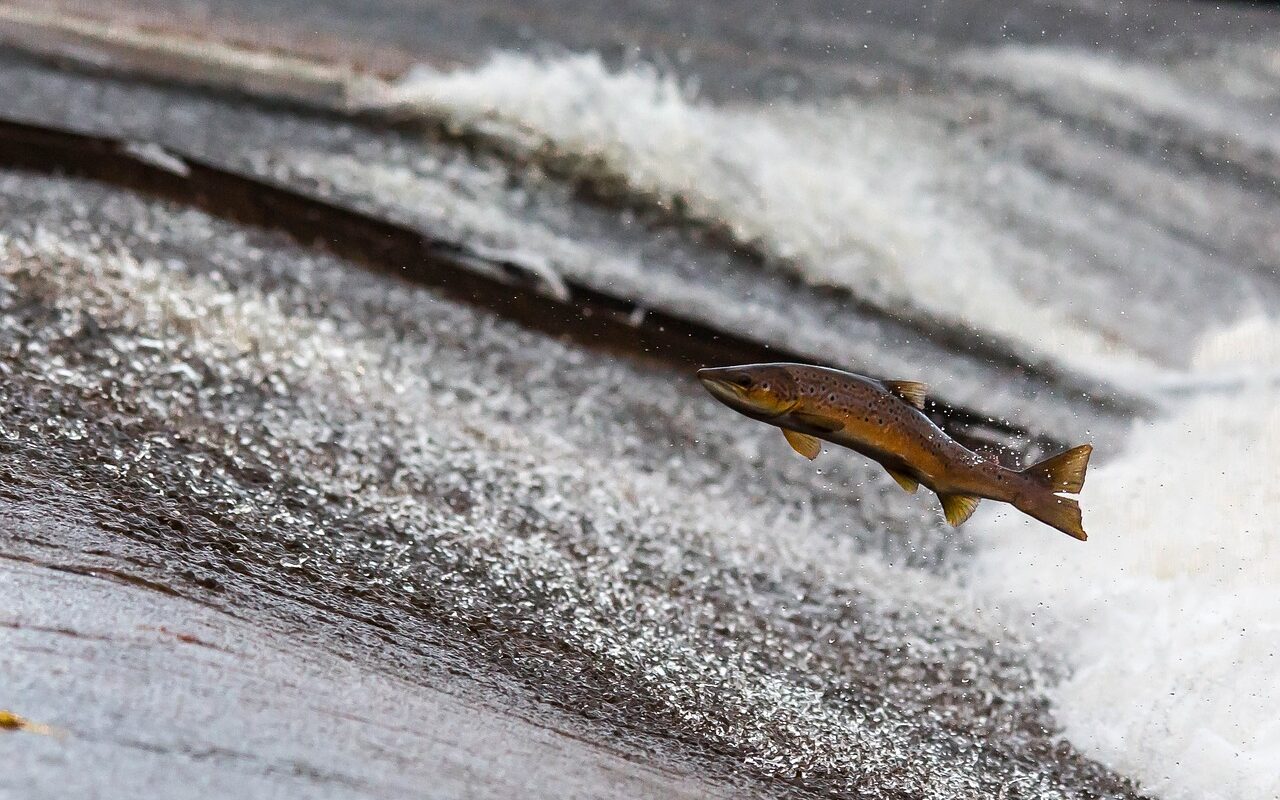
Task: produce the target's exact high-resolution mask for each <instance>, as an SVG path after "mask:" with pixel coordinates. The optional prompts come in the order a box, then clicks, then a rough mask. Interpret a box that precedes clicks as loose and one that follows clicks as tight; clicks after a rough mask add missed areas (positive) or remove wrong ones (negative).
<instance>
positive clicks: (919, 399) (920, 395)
mask: <svg viewBox="0 0 1280 800" xmlns="http://www.w3.org/2000/svg"><path fill="white" fill-rule="evenodd" d="M880 382H881V383H883V384H884V388H886V389H888V390H889V391H890V392H891V393H892V394H896V395H897V396H898V397H901V398H902V399H903V400H906V401H907V402H908V403H910V404H911V405H913V406H915V407H916V408H918V409H920V410H921V411H924V397H925V392H927V391H928V390H929V387H928V386H927V385H925V384H923V383H917V382H916V381H880Z"/></svg>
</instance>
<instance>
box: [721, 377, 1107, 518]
mask: <svg viewBox="0 0 1280 800" xmlns="http://www.w3.org/2000/svg"><path fill="white" fill-rule="evenodd" d="M698 379H699V380H701V381H702V383H703V384H704V385H705V386H706V387H707V389H708V390H709V391H710V392H711V394H712V395H714V396H715V397H716V399H717V400H719V401H720V402H722V403H724V404H725V405H727V406H729V407H730V408H732V409H733V410H734V411H737V412H738V413H740V414H744V415H746V416H748V417H751V418H752V419H757V420H760V421H761V422H767V423H769V424H770V425H776V426H777V427H779V428H781V429H782V434H783V436H785V437H786V439H787V442H788V443H789V444H790V445H791V447H792V448H794V449H795V451H796V452H798V453H799V454H800V455H802V456H804V457H805V458H808V459H814V458H817V457H818V453H819V452H820V451H821V449H822V446H821V445H820V444H819V443H818V440H819V439H825V440H826V441H828V442H831V443H833V444H838V445H841V446H842V447H847V448H849V449H851V450H855V451H857V452H859V453H861V454H862V455H864V456H866V457H867V458H870V459H872V460H874V461H876V462H878V463H879V464H880V465H881V466H883V467H884V468H885V470H887V471H888V473H889V476H890V477H892V478H893V479H894V480H895V481H897V482H898V485H899V486H901V487H902V488H903V489H906V490H907V491H908V492H915V490H916V488H917V487H918V486H919V485H920V484H924V485H925V486H926V487H927V488H929V489H930V490H932V491H933V492H935V493H937V495H938V499H939V500H941V501H942V509H943V512H944V513H945V514H946V517H947V522H949V523H951V525H953V526H955V525H959V524H961V523H962V522H964V521H965V520H967V519H968V518H969V517H970V516H971V515H972V514H973V512H974V510H975V509H977V507H978V501H979V500H981V499H982V498H988V499H990V500H998V501H1000V502H1002V503H1009V504H1010V505H1012V506H1013V507H1014V508H1016V509H1018V510H1019V511H1021V512H1022V513H1024V514H1028V515H1030V516H1032V517H1035V518H1036V519H1038V520H1040V521H1041V522H1044V523H1045V524H1047V525H1051V526H1053V527H1055V528H1057V529H1058V530H1060V531H1062V532H1063V533H1066V534H1067V535H1069V536H1074V537H1075V538H1077V539H1080V540H1081V541H1083V540H1084V539H1085V538H1087V537H1086V535H1085V532H1084V527H1083V525H1082V523H1081V519H1080V505H1079V503H1077V502H1076V501H1075V500H1074V499H1072V498H1069V497H1062V496H1061V495H1060V494H1059V492H1065V493H1068V494H1077V493H1079V491H1080V490H1081V488H1083V487H1084V473H1085V469H1086V468H1088V466H1089V454H1090V453H1092V452H1093V446H1092V445H1088V444H1083V445H1080V446H1079V447H1073V448H1072V449H1070V450H1067V451H1066V452H1064V453H1059V454H1058V455H1056V456H1053V457H1051V458H1047V459H1045V460H1044V461H1041V462H1039V463H1038V464H1033V465H1031V466H1030V467H1027V468H1026V469H1024V470H1022V471H1018V470H1012V469H1008V468H1006V467H1002V466H1000V464H998V463H997V462H996V461H994V460H989V459H986V458H984V457H982V456H980V455H978V454H977V453H975V452H973V451H972V450H970V449H968V448H967V447H965V446H964V445H962V444H960V443H959V442H957V441H956V440H954V439H952V438H951V437H950V436H948V435H947V434H946V433H945V432H943V430H942V429H941V428H939V427H938V426H937V425H935V424H934V423H933V420H931V419H929V418H928V417H927V416H925V415H924V413H923V411H922V409H923V408H924V399H925V386H924V384H922V383H916V382H914V381H878V380H873V379H871V378H864V377H863V376H861V375H854V374H852V373H849V372H841V371H840V370H835V369H828V368H826V367H814V366H808V365H805V364H748V365H745V366H741V367H717V368H713V369H703V370H699V371H698Z"/></svg>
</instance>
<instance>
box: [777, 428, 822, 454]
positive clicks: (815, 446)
mask: <svg viewBox="0 0 1280 800" xmlns="http://www.w3.org/2000/svg"><path fill="white" fill-rule="evenodd" d="M782 435H783V436H785V437H787V444H789V445H791V448H792V449H793V450H795V451H796V452H797V453H799V454H800V455H802V456H804V457H805V458H807V459H809V460H810V461H812V460H814V459H815V458H817V457H818V453H821V452H822V444H821V443H819V442H818V440H817V438H815V437H813V436H810V435H809V434H807V433H796V432H795V431H789V430H787V429H786V428H783V429H782Z"/></svg>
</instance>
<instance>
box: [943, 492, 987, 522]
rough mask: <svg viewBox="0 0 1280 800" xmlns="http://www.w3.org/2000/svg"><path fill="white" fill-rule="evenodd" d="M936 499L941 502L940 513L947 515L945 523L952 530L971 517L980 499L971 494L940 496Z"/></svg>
mask: <svg viewBox="0 0 1280 800" xmlns="http://www.w3.org/2000/svg"><path fill="white" fill-rule="evenodd" d="M938 499H939V500H941V501H942V512H943V513H944V514H946V515H947V522H949V523H951V527H953V528H954V527H956V526H958V525H961V524H963V523H964V521H965V520H967V519H968V518H969V517H972V516H973V512H975V511H977V510H978V501H979V500H981V499H982V498H981V497H974V496H973V495H971V494H940V495H938Z"/></svg>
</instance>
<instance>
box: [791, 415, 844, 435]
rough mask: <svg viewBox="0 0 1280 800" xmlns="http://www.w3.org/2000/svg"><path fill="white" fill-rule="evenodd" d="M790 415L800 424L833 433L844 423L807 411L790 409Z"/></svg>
mask: <svg viewBox="0 0 1280 800" xmlns="http://www.w3.org/2000/svg"><path fill="white" fill-rule="evenodd" d="M790 416H791V418H792V419H794V420H795V421H796V422H799V423H800V424H802V425H808V426H809V427H810V428H813V429H815V430H819V431H826V432H827V433H833V432H835V431H838V430H840V429H841V428H843V427H844V423H843V422H841V421H840V420H838V419H832V418H831V417H824V416H823V415H821V414H810V413H809V412H807V411H792V412H791V414H790Z"/></svg>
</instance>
